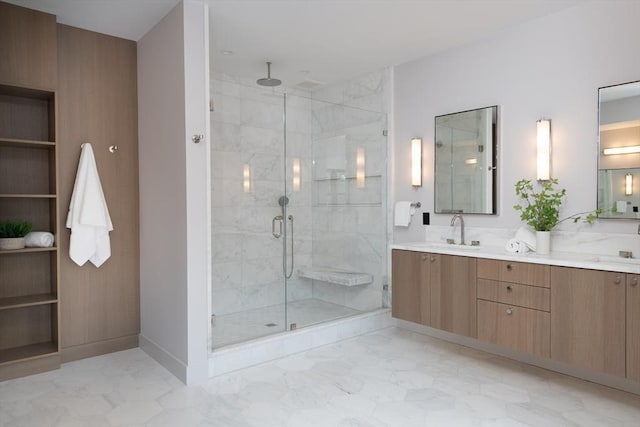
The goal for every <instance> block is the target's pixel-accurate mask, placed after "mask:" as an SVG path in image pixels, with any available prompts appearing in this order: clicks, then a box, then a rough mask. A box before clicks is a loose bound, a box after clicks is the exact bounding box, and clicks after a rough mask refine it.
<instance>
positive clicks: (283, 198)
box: [278, 196, 289, 208]
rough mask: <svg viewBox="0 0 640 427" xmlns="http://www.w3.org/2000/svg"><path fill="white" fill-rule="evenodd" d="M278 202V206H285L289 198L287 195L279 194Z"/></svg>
mask: <svg viewBox="0 0 640 427" xmlns="http://www.w3.org/2000/svg"><path fill="white" fill-rule="evenodd" d="M278 204H279V205H280V207H283V208H284V207H285V206H287V205H288V204H289V198H288V197H287V196H280V198H279V199H278Z"/></svg>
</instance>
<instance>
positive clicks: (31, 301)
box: [0, 293, 58, 310]
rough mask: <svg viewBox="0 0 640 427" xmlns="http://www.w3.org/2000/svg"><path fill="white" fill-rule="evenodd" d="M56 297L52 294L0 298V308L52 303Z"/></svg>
mask: <svg viewBox="0 0 640 427" xmlns="http://www.w3.org/2000/svg"><path fill="white" fill-rule="evenodd" d="M57 302H58V298H57V297H56V296H55V295H54V294H51V293H49V294H38V295H24V296H21V297H8V298H0V310H10V309H13V308H22V307H31V306H34V305H44V304H54V303H57Z"/></svg>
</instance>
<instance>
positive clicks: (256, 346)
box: [209, 308, 393, 377]
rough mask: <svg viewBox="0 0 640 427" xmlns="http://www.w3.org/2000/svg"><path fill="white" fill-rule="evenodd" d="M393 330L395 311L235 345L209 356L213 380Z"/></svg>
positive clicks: (381, 312)
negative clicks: (385, 330)
mask: <svg viewBox="0 0 640 427" xmlns="http://www.w3.org/2000/svg"><path fill="white" fill-rule="evenodd" d="M390 326H393V322H392V320H391V309H390V308H382V309H378V310H375V311H371V312H368V313H363V314H358V315H356V316H351V317H346V318H344V319H338V320H333V321H330V322H326V323H321V324H318V325H315V326H309V327H306V328H301V329H297V330H295V331H288V332H281V333H277V334H274V335H270V336H268V337H262V338H257V339H254V340H251V341H247V342H244V343H238V344H232V345H229V346H226V347H224V348H221V349H220V350H214V351H213V352H212V353H210V354H209V377H215V376H218V375H223V374H226V373H229V372H233V371H237V370H239V369H244V368H248V367H250V366H254V365H259V364H261V363H265V362H269V361H272V360H276V359H280V358H282V357H285V356H289V355H292V354H295V353H300V352H303V351H307V350H311V349H313V348H316V347H321V346H324V345H327V344H332V343H335V342H338V341H342V340H345V339H348V338H353V337H356V336H358V335H362V334H366V333H369V332H373V331H377V330H380V329H384V328H387V327H390Z"/></svg>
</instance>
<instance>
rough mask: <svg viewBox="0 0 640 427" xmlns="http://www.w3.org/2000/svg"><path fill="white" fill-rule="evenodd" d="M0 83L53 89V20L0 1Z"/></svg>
mask: <svg viewBox="0 0 640 427" xmlns="http://www.w3.org/2000/svg"><path fill="white" fill-rule="evenodd" d="M0 58H2V60H0V82H2V83H4V84H10V85H15V86H29V87H36V88H40V89H47V90H54V89H55V87H56V84H57V79H58V77H57V51H56V17H55V16H54V15H50V14H48V13H43V12H38V11H35V10H31V9H26V8H24V7H19V6H15V5H11V4H8V3H2V2H0Z"/></svg>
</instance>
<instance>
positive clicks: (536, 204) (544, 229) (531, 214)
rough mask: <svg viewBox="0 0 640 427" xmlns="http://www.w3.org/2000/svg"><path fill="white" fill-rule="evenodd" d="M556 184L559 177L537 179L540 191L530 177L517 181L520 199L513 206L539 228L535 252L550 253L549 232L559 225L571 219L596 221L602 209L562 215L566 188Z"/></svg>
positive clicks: (523, 217)
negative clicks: (546, 179)
mask: <svg viewBox="0 0 640 427" xmlns="http://www.w3.org/2000/svg"><path fill="white" fill-rule="evenodd" d="M557 185H558V180H557V179H550V180H549V181H543V182H538V186H539V189H538V191H536V189H535V188H534V185H533V183H532V182H531V180H529V179H521V180H520V181H518V182H516V185H515V189H516V196H518V198H519V199H520V202H519V203H518V204H517V205H514V206H513V208H514V209H515V210H516V211H518V212H520V219H521V220H522V221H524V222H525V223H526V224H527V225H529V226H530V227H531V228H533V229H534V230H535V231H536V252H538V253H540V254H547V253H549V242H550V240H549V239H550V234H549V233H550V231H551V230H552V229H553V228H554V227H555V226H556V225H558V224H560V223H561V222H564V221H566V220H569V219H571V220H572V221H573V222H574V223H576V222H578V221H582V222H585V223H588V224H593V223H594V222H595V220H596V219H597V218H598V214H599V213H600V210H599V209H597V210H595V211H587V212H581V213H579V214H575V215H571V216H568V217H566V218H563V219H560V207H561V206H562V199H563V198H564V196H565V195H566V194H567V190H566V189H564V188H562V189H557V188H556V186H557ZM583 215H586V216H584V217H583Z"/></svg>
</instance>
